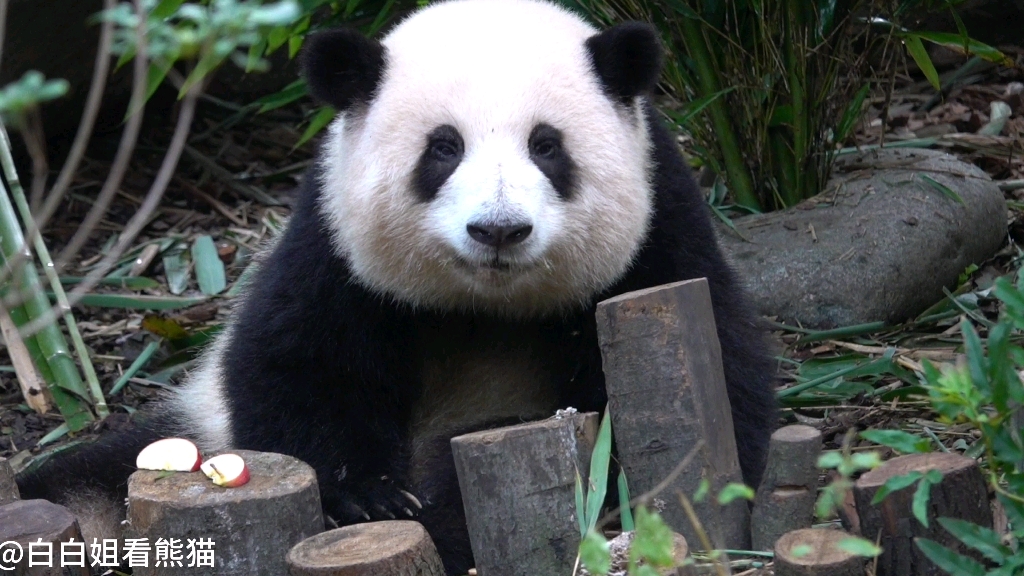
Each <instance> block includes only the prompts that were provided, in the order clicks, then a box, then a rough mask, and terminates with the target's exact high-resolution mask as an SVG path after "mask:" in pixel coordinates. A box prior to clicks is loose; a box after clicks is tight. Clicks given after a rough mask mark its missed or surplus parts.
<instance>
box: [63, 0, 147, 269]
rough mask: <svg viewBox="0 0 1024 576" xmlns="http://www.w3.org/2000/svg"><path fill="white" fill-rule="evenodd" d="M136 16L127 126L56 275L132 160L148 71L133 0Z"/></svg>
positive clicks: (142, 13) (104, 208)
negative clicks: (108, 169)
mask: <svg viewBox="0 0 1024 576" xmlns="http://www.w3.org/2000/svg"><path fill="white" fill-rule="evenodd" d="M135 12H136V14H137V16H138V17H139V25H138V26H137V27H136V29H135V36H136V49H135V62H134V66H133V73H134V78H133V84H132V96H131V100H130V101H129V103H128V110H129V111H130V114H131V115H130V116H129V118H128V124H127V125H126V126H125V128H124V132H122V133H121V142H120V143H119V144H118V146H117V154H116V155H115V156H114V162H113V163H112V164H111V166H110V173H109V174H108V175H107V180H106V181H105V182H104V183H103V188H101V189H100V193H99V195H98V196H97V197H96V203H95V204H93V207H92V208H91V209H90V210H89V213H88V214H86V216H85V220H83V221H82V224H81V225H79V227H78V230H76V231H75V234H74V236H72V237H71V240H70V241H68V243H67V245H66V246H65V247H64V250H63V251H62V252H61V253H60V256H59V257H58V258H57V262H56V266H57V270H58V272H59V271H60V270H62V269H63V268H64V266H65V265H66V264H67V263H68V262H69V261H71V259H72V258H74V256H75V254H78V251H79V250H81V249H82V246H84V245H85V242H86V240H88V239H89V234H91V233H92V230H93V228H95V227H96V224H98V223H99V221H100V220H101V219H102V218H103V216H104V215H105V214H106V213H107V208H108V207H109V206H110V201H111V200H112V199H113V198H114V194H115V193H116V192H117V190H118V188H120V186H121V181H122V180H123V179H124V175H125V172H126V171H127V169H128V162H129V161H130V160H131V157H132V152H134V150H135V142H136V141H137V140H138V136H139V129H140V128H141V126H142V114H143V111H144V110H145V107H146V102H145V100H146V78H147V77H148V69H149V58H148V53H147V45H146V35H145V32H144V30H145V26H146V12H145V10H144V9H143V7H142V3H141V0H135Z"/></svg>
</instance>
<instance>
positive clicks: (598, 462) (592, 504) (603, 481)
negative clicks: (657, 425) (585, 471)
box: [587, 409, 612, 530]
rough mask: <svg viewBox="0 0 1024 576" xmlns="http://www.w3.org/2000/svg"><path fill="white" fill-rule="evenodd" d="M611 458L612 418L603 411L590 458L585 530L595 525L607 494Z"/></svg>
mask: <svg viewBox="0 0 1024 576" xmlns="http://www.w3.org/2000/svg"><path fill="white" fill-rule="evenodd" d="M611 456H612V418H611V414H610V413H609V412H608V410H607V409H605V412H604V416H603V417H602V418H601V427H600V429H598V431H597V441H596V442H595V443H594V452H593V455H592V456H591V457H590V479H589V481H588V484H589V488H588V489H587V530H593V529H594V526H596V525H597V516H598V514H600V513H601V505H602V504H604V497H605V494H607V493H608V463H609V462H610V461H611Z"/></svg>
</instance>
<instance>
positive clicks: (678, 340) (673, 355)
mask: <svg viewBox="0 0 1024 576" xmlns="http://www.w3.org/2000/svg"><path fill="white" fill-rule="evenodd" d="M597 332H598V337H599V339H600V343H601V355H602V358H603V361H604V373H605V383H606V386H607V388H608V401H609V410H610V412H611V415H612V430H613V434H614V436H615V444H616V446H617V448H618V458H619V461H620V462H621V463H622V467H623V468H624V469H625V471H626V476H627V478H629V485H630V490H631V491H632V493H633V494H637V495H639V494H642V493H643V492H646V491H648V490H650V489H651V488H653V487H655V486H656V485H658V484H659V483H660V482H661V481H662V480H664V479H665V478H666V477H667V476H668V475H669V474H670V473H671V472H672V470H673V469H675V468H676V467H677V466H678V465H679V463H680V462H681V461H682V460H683V459H684V458H685V457H686V455H687V453H688V452H689V451H690V450H691V449H692V448H693V447H694V446H695V445H696V444H697V443H698V442H700V441H703V442H704V447H703V450H702V451H701V452H700V454H699V455H698V456H697V458H695V459H694V460H693V462H692V463H691V464H690V465H689V466H688V467H687V468H686V469H685V470H683V472H682V473H681V474H680V475H679V476H678V477H677V478H676V480H675V481H674V482H672V483H671V485H670V486H669V487H668V489H667V490H665V492H664V493H663V494H661V495H660V498H662V499H663V500H664V501H665V504H666V507H665V509H664V511H663V512H662V517H663V518H664V519H665V521H666V522H667V523H668V525H669V526H671V527H672V528H673V529H674V530H676V531H677V532H679V533H681V534H682V535H683V536H684V537H685V538H686V540H687V541H688V542H690V543H691V545H694V546H695V545H696V544H694V543H698V542H700V539H699V538H698V537H697V533H696V531H695V530H694V529H693V527H692V525H691V523H690V520H689V518H688V517H687V515H686V513H685V511H684V509H683V507H682V505H681V504H680V502H679V499H678V496H677V492H681V493H683V494H685V495H686V496H687V497H691V496H692V495H693V494H694V492H696V491H697V488H698V487H699V486H700V483H701V480H702V479H704V478H706V479H708V480H709V481H710V483H711V488H712V493H713V494H717V493H718V491H719V490H720V489H721V488H722V487H724V486H725V485H726V484H727V483H729V482H742V481H743V479H742V476H741V473H740V466H739V458H738V455H737V452H736V437H735V435H734V433H733V424H732V411H731V408H730V405H729V397H728V395H727V393H726V388H725V375H724V373H723V371H722V352H721V348H720V346H719V342H718V333H717V331H716V330H715V317H714V313H713V311H712V308H711V293H710V291H709V290H708V283H707V280H706V279H704V278H699V279H696V280H687V281H684V282H677V283H674V284H667V285H665V286H659V287H656V288H650V289H647V290H640V291H637V292H630V293H627V294H623V295H621V296H618V297H615V298H612V299H609V300H605V301H604V302H601V303H599V304H598V305H597ZM694 507H695V509H696V512H697V517H698V518H699V519H700V521H701V523H702V524H703V525H704V528H705V530H706V531H707V533H708V534H709V536H710V537H711V541H712V544H713V545H714V546H715V547H717V548H735V549H742V550H745V549H748V548H749V545H750V524H749V513H748V511H747V502H746V501H743V500H736V501H734V502H733V503H732V504H730V505H728V506H720V505H719V504H718V503H717V499H716V498H713V497H712V498H707V499H705V500H704V501H703V502H701V503H698V504H695V506H694Z"/></svg>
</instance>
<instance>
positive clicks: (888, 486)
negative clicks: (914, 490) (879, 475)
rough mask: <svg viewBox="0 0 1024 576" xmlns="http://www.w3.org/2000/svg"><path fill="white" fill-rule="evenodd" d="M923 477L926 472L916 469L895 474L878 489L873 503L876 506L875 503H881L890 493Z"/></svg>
mask: <svg viewBox="0 0 1024 576" xmlns="http://www.w3.org/2000/svg"><path fill="white" fill-rule="evenodd" d="M923 477H924V474H922V473H921V472H918V471H916V470H915V471H913V472H910V473H908V474H904V475H902V476H893V477H892V478H889V479H888V480H886V481H885V484H883V485H882V487H881V488H879V489H878V492H875V497H874V498H872V499H871V505H872V506H874V505H875V504H878V503H880V502H881V501H882V500H885V498H886V497H887V496H889V494H892V493H893V492H897V491H899V490H903V489H904V488H907V487H908V486H910V485H911V484H913V483H914V482H917V481H918V480H920V479H921V478H923Z"/></svg>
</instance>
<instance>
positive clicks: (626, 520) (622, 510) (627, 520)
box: [618, 470, 634, 532]
mask: <svg viewBox="0 0 1024 576" xmlns="http://www.w3.org/2000/svg"><path fill="white" fill-rule="evenodd" d="M618 487H619V518H620V520H621V521H622V530H623V531H624V532H631V531H632V530H633V527H634V524H633V512H632V511H631V510H630V509H629V485H628V484H627V483H626V471H625V470H619V481H618Z"/></svg>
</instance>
